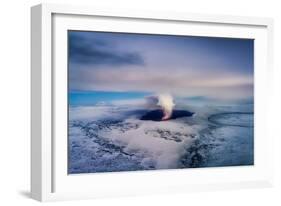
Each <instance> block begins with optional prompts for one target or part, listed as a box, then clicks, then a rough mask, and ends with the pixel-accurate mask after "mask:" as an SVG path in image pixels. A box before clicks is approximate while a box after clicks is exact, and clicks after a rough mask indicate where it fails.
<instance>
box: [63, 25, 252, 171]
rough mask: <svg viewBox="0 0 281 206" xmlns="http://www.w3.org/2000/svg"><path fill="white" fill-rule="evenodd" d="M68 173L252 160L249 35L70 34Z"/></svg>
mask: <svg viewBox="0 0 281 206" xmlns="http://www.w3.org/2000/svg"><path fill="white" fill-rule="evenodd" d="M67 52H68V55H67V57H68V59H67V63H68V91H67V92H68V95H67V96H68V99H67V100H68V120H67V121H68V122H67V125H68V128H67V130H68V145H67V147H68V154H67V155H68V163H67V165H68V166H67V169H68V171H67V172H68V174H70V175H71V174H82V173H83V174H85V173H104V172H128V171H151V170H163V169H166V170H167V169H190V168H210V167H228V166H249V165H254V39H247V38H226V37H209V36H188V35H171V34H147V33H122V32H105V31H82V30H81V31H80V30H68V31H67Z"/></svg>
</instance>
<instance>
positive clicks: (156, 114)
mask: <svg viewBox="0 0 281 206" xmlns="http://www.w3.org/2000/svg"><path fill="white" fill-rule="evenodd" d="M193 114H194V113H192V112H189V111H186V110H173V113H172V116H171V117H170V119H177V118H181V117H190V116H192V115H193ZM163 115H164V113H163V111H162V110H161V109H157V110H152V111H149V112H147V113H146V114H144V115H143V116H142V117H141V118H140V120H152V121H163V120H162V117H163ZM170 119H167V120H170ZM167 120H164V121H167Z"/></svg>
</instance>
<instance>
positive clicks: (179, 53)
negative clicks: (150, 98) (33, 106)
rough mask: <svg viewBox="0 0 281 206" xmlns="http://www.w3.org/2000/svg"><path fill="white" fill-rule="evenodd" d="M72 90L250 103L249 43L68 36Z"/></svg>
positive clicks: (85, 34) (87, 34)
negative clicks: (246, 99) (242, 99)
mask: <svg viewBox="0 0 281 206" xmlns="http://www.w3.org/2000/svg"><path fill="white" fill-rule="evenodd" d="M69 42H70V44H69V60H70V62H69V63H70V64H69V71H70V72H69V79H70V82H69V86H70V90H71V91H96V90H100V91H137V92H156V93H159V92H169V93H172V94H173V95H179V96H208V97H215V98H249V97H250V98H251V97H252V96H253V40H247V39H226V38H208V37H179V36H161V35H136V34H120V33H119V34H113V33H102V32H72V33H70V39H69Z"/></svg>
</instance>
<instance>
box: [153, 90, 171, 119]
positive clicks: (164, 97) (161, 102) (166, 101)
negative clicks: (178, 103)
mask: <svg viewBox="0 0 281 206" xmlns="http://www.w3.org/2000/svg"><path fill="white" fill-rule="evenodd" d="M157 97H158V102H157V105H158V106H160V107H161V108H162V110H163V113H164V116H163V117H162V120H167V119H169V118H170V117H171V116H172V112H173V108H174V106H175V103H174V101H173V97H172V95H170V94H159V95H158V96H157Z"/></svg>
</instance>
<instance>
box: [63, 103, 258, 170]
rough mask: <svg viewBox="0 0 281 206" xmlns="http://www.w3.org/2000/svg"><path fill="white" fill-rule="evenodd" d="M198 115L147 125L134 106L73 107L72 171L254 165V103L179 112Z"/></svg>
mask: <svg viewBox="0 0 281 206" xmlns="http://www.w3.org/2000/svg"><path fill="white" fill-rule="evenodd" d="M177 108H180V109H185V110H188V111H191V112H194V113H195V114H194V115H193V116H192V117H183V118H178V119H173V120H168V121H160V122H157V121H144V120H140V117H141V116H142V115H143V114H144V113H145V112H147V110H145V109H144V108H141V107H133V106H132V105H118V104H116V105H115V104H114V105H106V104H105V105H104V104H99V105H95V106H87V107H85V106H84V107H70V111H69V171H68V172H69V173H70V174H75V173H92V172H113V171H115V172H116V171H133V170H151V169H176V168H191V167H210V166H234V165H252V164H253V163H254V158H253V156H254V155H253V152H254V151H253V141H254V136H253V105H252V104H242V105H238V104H237V105H227V106H225V105H224V106H218V105H201V104H193V106H192V105H190V104H189V106H188V107H187V106H185V105H184V104H179V105H177V106H176V108H175V109H177Z"/></svg>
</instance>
